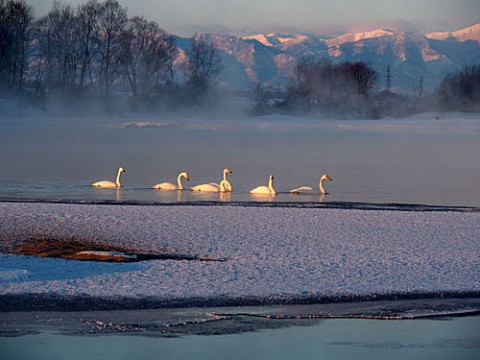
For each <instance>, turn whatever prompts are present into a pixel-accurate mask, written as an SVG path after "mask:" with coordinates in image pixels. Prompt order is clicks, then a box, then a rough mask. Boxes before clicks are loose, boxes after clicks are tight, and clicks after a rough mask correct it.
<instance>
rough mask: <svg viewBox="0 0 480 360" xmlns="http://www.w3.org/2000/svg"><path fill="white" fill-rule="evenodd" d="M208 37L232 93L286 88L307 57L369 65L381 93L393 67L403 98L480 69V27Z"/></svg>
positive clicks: (395, 84) (211, 35)
mask: <svg viewBox="0 0 480 360" xmlns="http://www.w3.org/2000/svg"><path fill="white" fill-rule="evenodd" d="M206 35H207V36H209V37H210V38H211V39H212V40H213V41H214V42H215V43H216V46H217V48H218V50H219V53H220V55H221V57H222V61H223V64H224V67H223V70H222V71H221V73H220V76H219V77H220V81H221V82H222V83H223V84H224V85H225V86H226V87H229V88H233V89H245V88H252V87H253V85H254V84H255V83H258V82H261V83H265V84H268V85H271V86H274V87H277V86H285V85H286V84H288V82H289V81H290V78H291V73H292V71H293V69H294V66H295V63H296V61H298V60H299V59H301V58H303V57H312V58H315V59H324V58H328V59H330V60H331V61H333V62H343V61H350V62H355V61H362V62H365V63H367V64H368V65H369V66H371V67H372V68H373V69H374V70H376V71H377V73H378V75H379V76H378V81H377V87H378V88H379V89H381V88H382V85H383V83H384V79H385V76H386V71H387V67H390V69H391V75H392V76H393V81H392V85H393V89H394V91H397V92H401V93H409V92H410V93H411V92H412V91H415V88H418V86H420V85H419V84H420V83H422V86H423V87H424V90H425V91H433V90H434V89H435V88H436V87H437V86H438V85H439V83H440V82H441V80H442V79H443V78H444V77H445V75H446V74H448V73H449V72H451V71H454V70H456V69H459V68H461V67H463V66H466V65H470V64H475V63H480V23H479V24H474V25H472V26H469V27H466V28H464V29H459V30H456V31H453V32H438V33H428V34H422V33H419V32H412V31H394V30H389V29H374V30H371V31H366V32H359V33H346V34H341V35H339V36H335V37H331V38H326V37H322V36H318V35H311V34H301V33H300V34H285V33H283V34H277V33H268V34H253V35H248V36H232V35H222V34H216V33H210V34H206ZM185 43H187V42H185V41H183V44H185ZM183 50H186V49H183Z"/></svg>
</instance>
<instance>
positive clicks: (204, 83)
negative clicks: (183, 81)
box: [185, 34, 221, 93]
mask: <svg viewBox="0 0 480 360" xmlns="http://www.w3.org/2000/svg"><path fill="white" fill-rule="evenodd" d="M220 70H221V59H220V55H219V54H218V49H217V47H216V45H215V43H214V42H213V41H212V40H207V39H206V38H205V36H204V35H199V34H195V36H194V37H193V38H192V40H191V44H190V51H189V52H188V62H187V64H186V67H185V75H186V78H187V84H188V85H189V86H190V87H191V89H193V90H194V91H195V93H199V91H200V92H201V91H204V90H206V89H208V87H209V85H211V83H212V82H213V81H214V80H215V78H216V76H217V75H218V74H219V72H220Z"/></svg>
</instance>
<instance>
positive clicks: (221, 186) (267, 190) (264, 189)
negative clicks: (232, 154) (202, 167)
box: [90, 167, 332, 195]
mask: <svg viewBox="0 0 480 360" xmlns="http://www.w3.org/2000/svg"><path fill="white" fill-rule="evenodd" d="M124 172H125V169H124V168H123V167H120V168H119V169H118V173H117V179H116V180H115V182H113V181H110V180H103V181H97V182H95V183H93V184H91V185H90V186H93V187H97V188H108V189H118V188H120V187H121V186H122V184H121V183H120V177H121V176H122V174H123V173H124ZM232 173H233V171H232V170H230V169H224V170H223V179H222V181H220V183H208V184H200V185H195V186H192V187H191V188H189V189H186V188H185V187H184V186H183V184H182V179H184V178H185V179H186V180H187V181H189V180H190V178H189V176H188V173H187V172H181V173H180V174H178V177H177V184H176V185H175V184H172V183H169V182H162V183H159V184H155V185H153V186H152V188H153V189H156V190H163V191H172V190H191V191H200V192H220V193H225V192H232V191H233V187H232V184H230V182H229V181H228V179H227V174H232ZM325 180H329V181H332V178H331V177H330V176H329V175H327V174H324V175H323V176H322V177H321V178H320V181H319V183H318V187H319V190H320V193H322V194H327V191H326V190H325V187H324V186H323V183H324V182H325ZM311 191H313V187H311V186H301V187H298V188H295V189H292V190H290V193H292V194H300V193H308V192H311ZM249 193H250V194H252V195H277V192H276V190H275V188H274V187H273V175H270V178H269V180H268V186H257V187H256V188H254V189H252V190H250V191H249Z"/></svg>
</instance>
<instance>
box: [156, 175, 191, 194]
mask: <svg viewBox="0 0 480 360" xmlns="http://www.w3.org/2000/svg"><path fill="white" fill-rule="evenodd" d="M182 178H185V179H187V181H189V180H190V179H189V178H188V173H187V172H181V173H180V174H178V177H177V185H175V184H172V183H169V182H163V183H160V184H156V185H153V188H154V189H157V190H183V189H184V188H183V184H182Z"/></svg>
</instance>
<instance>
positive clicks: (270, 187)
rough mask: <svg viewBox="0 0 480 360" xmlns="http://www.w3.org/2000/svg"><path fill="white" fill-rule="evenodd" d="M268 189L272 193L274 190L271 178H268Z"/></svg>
mask: <svg viewBox="0 0 480 360" xmlns="http://www.w3.org/2000/svg"><path fill="white" fill-rule="evenodd" d="M268 189H269V190H270V191H271V192H272V193H274V192H276V191H275V189H274V187H273V179H270V180H268Z"/></svg>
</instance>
